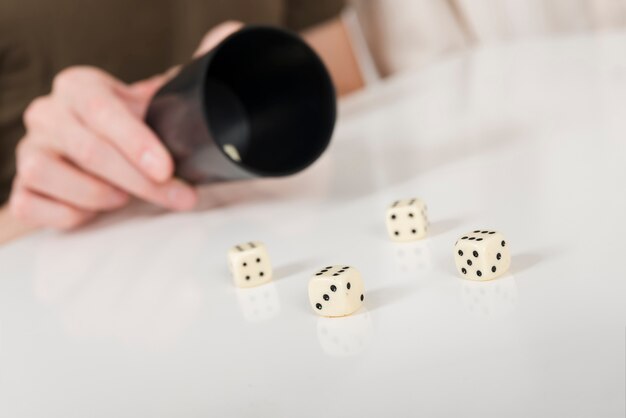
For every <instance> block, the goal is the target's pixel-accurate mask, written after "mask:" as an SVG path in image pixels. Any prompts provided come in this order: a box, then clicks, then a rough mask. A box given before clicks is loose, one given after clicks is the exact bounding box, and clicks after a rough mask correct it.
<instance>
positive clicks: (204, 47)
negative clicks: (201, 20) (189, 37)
mask: <svg viewBox="0 0 626 418" xmlns="http://www.w3.org/2000/svg"><path fill="white" fill-rule="evenodd" d="M242 27H243V23H241V22H237V21H234V20H229V21H227V22H224V23H220V24H219V25H217V26H216V27H214V28H213V29H211V30H210V31H208V32H207V33H206V35H204V37H203V38H202V41H200V45H199V46H198V49H196V52H194V53H193V57H194V58H197V57H199V56H201V55H203V54H206V53H207V52H209V51H210V50H211V49H213V48H215V47H216V46H217V44H219V43H220V42H222V41H223V40H224V39H225V38H226V37H228V36H229V35H232V34H233V33H235V32H237V31H238V30H239V29H241V28H242Z"/></svg>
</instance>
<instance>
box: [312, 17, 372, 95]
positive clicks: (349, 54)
mask: <svg viewBox="0 0 626 418" xmlns="http://www.w3.org/2000/svg"><path fill="white" fill-rule="evenodd" d="M303 35H304V38H305V39H306V41H307V42H308V43H309V45H311V47H312V48H313V49H315V51H316V52H317V53H318V54H319V55H320V57H321V58H322V60H323V61H324V64H326V67H327V68H328V70H329V72H330V75H331V78H332V79H333V82H334V84H335V87H336V88H337V92H338V93H339V94H340V95H345V94H347V93H350V92H353V91H355V90H358V89H360V88H361V87H363V85H364V81H363V75H362V73H361V69H360V68H359V63H358V61H357V58H356V55H355V53H354V50H353V49H352V44H351V42H350V36H349V33H348V31H347V29H346V27H345V25H344V23H343V22H342V21H341V19H340V18H337V19H333V20H331V21H328V22H326V23H323V24H321V25H318V26H315V27H314V28H312V29H309V30H307V31H306V32H304V34H303Z"/></svg>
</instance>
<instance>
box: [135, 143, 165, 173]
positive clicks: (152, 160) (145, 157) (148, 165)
mask: <svg viewBox="0 0 626 418" xmlns="http://www.w3.org/2000/svg"><path fill="white" fill-rule="evenodd" d="M139 164H141V167H143V169H144V170H146V171H147V172H148V174H150V176H152V177H153V178H154V179H156V180H164V179H165V177H166V175H167V174H166V173H165V167H164V164H162V162H161V160H160V159H159V158H158V157H157V155H156V154H155V153H154V152H152V151H149V150H148V151H144V153H143V154H141V158H140V159H139Z"/></svg>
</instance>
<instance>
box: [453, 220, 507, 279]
mask: <svg viewBox="0 0 626 418" xmlns="http://www.w3.org/2000/svg"><path fill="white" fill-rule="evenodd" d="M454 260H455V264H456V268H457V270H458V271H459V274H460V275H461V276H463V277H464V278H466V279H471V280H491V279H495V278H496V277H498V276H500V275H501V274H503V273H504V272H505V271H507V270H508V269H509V266H510V265H511V252H510V250H509V244H508V242H507V241H506V239H505V238H504V236H503V235H502V234H501V233H499V232H496V231H487V230H476V231H473V232H470V233H467V234H464V235H462V236H461V237H460V238H459V239H458V240H457V242H456V243H455V244H454Z"/></svg>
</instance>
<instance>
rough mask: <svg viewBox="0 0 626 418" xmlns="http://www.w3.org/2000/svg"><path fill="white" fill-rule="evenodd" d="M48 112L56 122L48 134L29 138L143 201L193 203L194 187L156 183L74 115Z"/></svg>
mask: <svg viewBox="0 0 626 418" xmlns="http://www.w3.org/2000/svg"><path fill="white" fill-rule="evenodd" d="M49 112H50V116H51V118H52V119H53V120H55V121H56V123H54V124H49V125H48V126H47V127H46V131H47V132H49V134H48V136H47V137H42V136H39V135H37V134H33V135H32V137H31V140H32V141H34V142H37V143H39V144H40V145H41V146H42V147H49V148H51V149H52V150H53V151H54V152H55V153H57V154H59V155H62V156H65V157H66V158H68V159H70V160H71V161H72V162H73V163H75V164H76V165H77V166H79V167H80V168H82V169H84V170H85V171H87V172H89V173H91V174H94V175H95V176H96V177H98V178H100V179H102V180H104V181H106V182H108V183H110V184H112V185H113V186H115V187H117V188H118V189H120V190H124V191H126V192H128V193H130V194H132V195H134V196H137V197H139V198H141V199H143V200H147V201H149V202H152V203H154V204H156V205H159V206H163V207H166V208H169V209H174V210H188V209H191V208H193V207H194V206H195V204H196V200H197V197H196V193H195V190H194V189H193V188H191V187H189V186H188V185H186V184H184V183H182V182H180V181H178V180H176V179H170V180H167V181H166V182H164V183H155V182H154V181H152V180H150V179H149V178H147V177H146V176H145V175H144V174H143V173H142V172H141V171H139V170H138V169H137V168H136V167H135V166H133V165H132V164H131V163H130V162H128V160H127V159H126V158H124V156H123V155H122V154H121V153H120V151H119V150H117V149H116V148H115V147H114V146H113V145H111V144H110V143H109V142H107V141H105V140H103V139H101V138H100V137H99V136H98V135H96V134H95V133H93V132H91V131H89V130H88V129H87V128H86V127H85V126H83V125H82V124H81V123H80V121H79V120H77V119H76V117H75V116H74V115H72V114H70V113H69V112H67V111H66V110H65V109H62V108H59V107H52V108H50V109H49Z"/></svg>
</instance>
